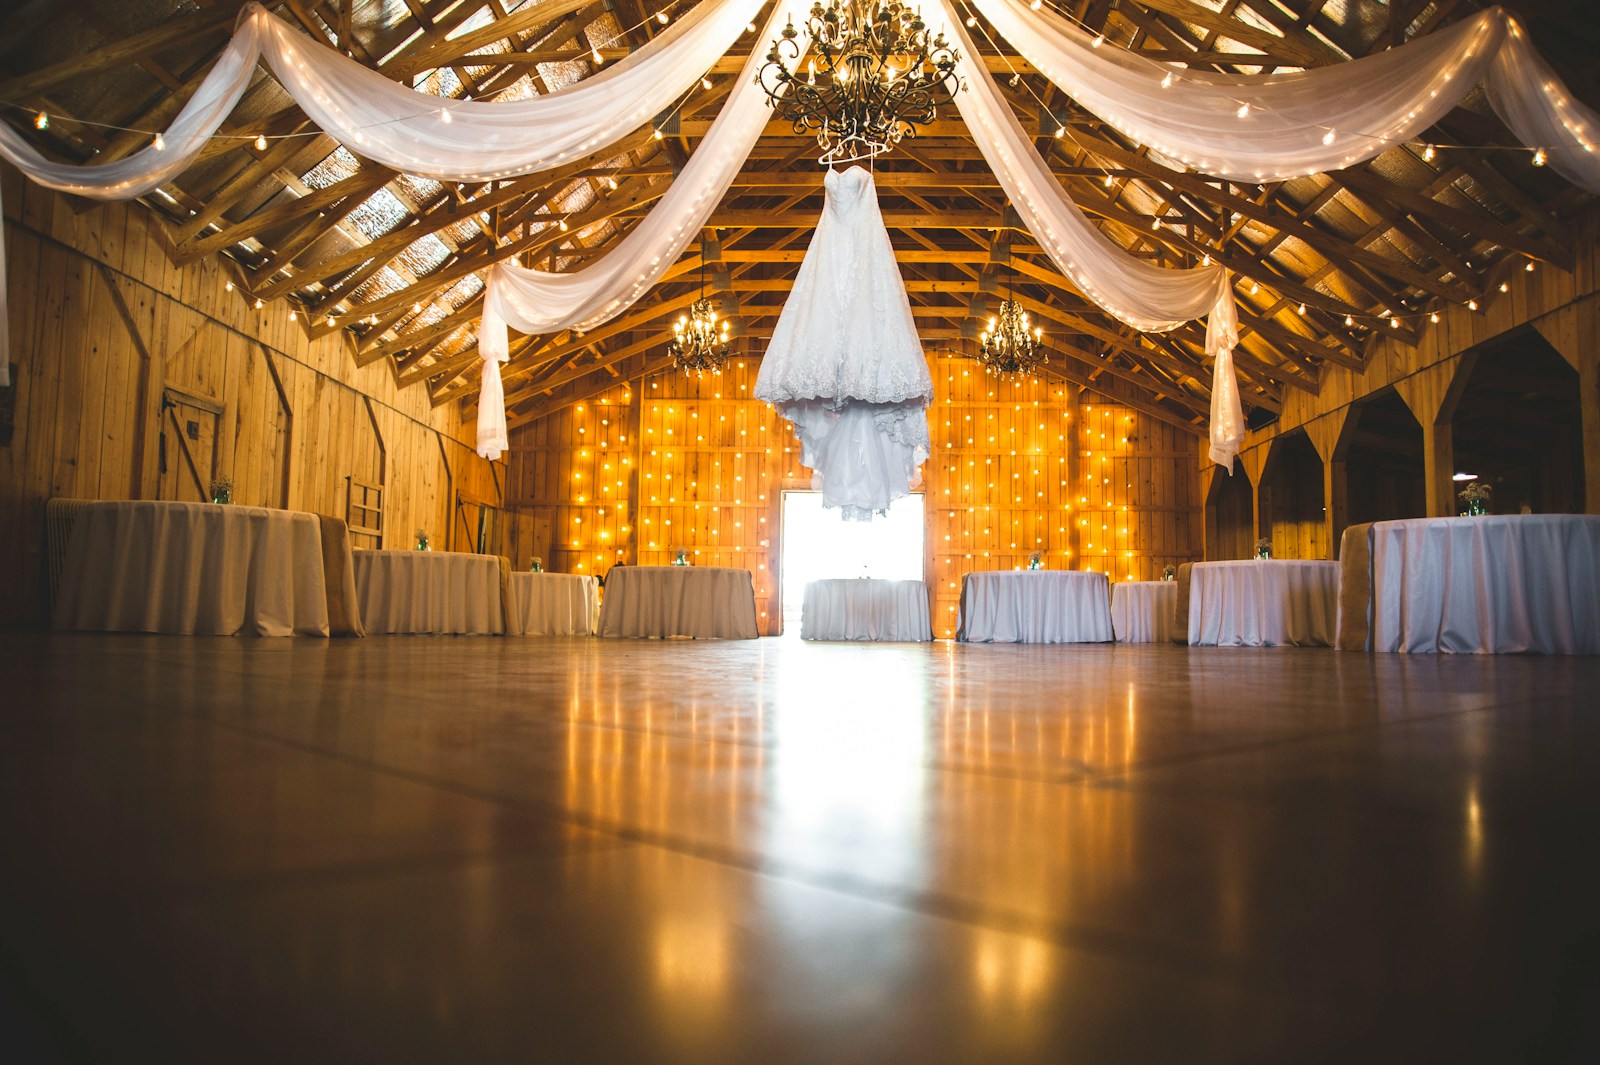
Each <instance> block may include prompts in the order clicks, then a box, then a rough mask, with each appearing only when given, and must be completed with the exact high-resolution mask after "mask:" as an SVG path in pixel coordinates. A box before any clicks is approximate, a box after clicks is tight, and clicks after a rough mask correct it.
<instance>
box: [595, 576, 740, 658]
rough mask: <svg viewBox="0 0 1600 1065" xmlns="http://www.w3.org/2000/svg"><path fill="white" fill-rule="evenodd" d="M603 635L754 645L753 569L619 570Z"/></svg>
mask: <svg viewBox="0 0 1600 1065" xmlns="http://www.w3.org/2000/svg"><path fill="white" fill-rule="evenodd" d="M600 635H601V636H608V637H634V638H639V637H656V638H664V637H668V636H689V637H693V638H694V639H697V640H754V639H756V638H757V637H758V636H760V635H761V633H760V631H759V630H758V628H757V626H756V593H755V582H754V580H753V579H752V578H751V576H750V571H749V570H747V569H733V568H730V567H723V566H614V567H612V569H611V572H610V573H608V574H606V594H605V598H604V599H602V600H601V603H600Z"/></svg>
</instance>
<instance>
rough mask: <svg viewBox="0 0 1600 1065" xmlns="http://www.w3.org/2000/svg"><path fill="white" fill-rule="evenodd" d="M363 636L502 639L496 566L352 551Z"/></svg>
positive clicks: (456, 554)
mask: <svg viewBox="0 0 1600 1065" xmlns="http://www.w3.org/2000/svg"><path fill="white" fill-rule="evenodd" d="M354 556H355V569H356V590H357V594H358V595H359V596H360V598H361V618H362V620H363V621H364V622H365V623H366V627H367V632H368V633H438V634H451V635H462V636H467V635H471V636H487V635H493V636H498V635H503V634H504V633H505V631H506V624H505V608H504V602H503V599H502V589H501V562H500V559H499V557H497V556H495V555H474V554H469V553H467V552H463V551H356V552H354Z"/></svg>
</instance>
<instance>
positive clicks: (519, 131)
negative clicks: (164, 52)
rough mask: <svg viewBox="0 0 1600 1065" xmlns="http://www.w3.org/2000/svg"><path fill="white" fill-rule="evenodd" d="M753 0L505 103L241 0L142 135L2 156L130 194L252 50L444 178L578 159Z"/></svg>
mask: <svg viewBox="0 0 1600 1065" xmlns="http://www.w3.org/2000/svg"><path fill="white" fill-rule="evenodd" d="M761 4H762V0H705V2H703V3H700V4H698V5H696V6H695V7H694V8H693V9H692V10H691V11H690V12H688V13H687V14H686V15H685V16H684V17H683V18H681V19H679V20H678V21H677V22H676V23H675V24H674V25H672V26H669V27H668V29H667V30H666V31H665V32H663V33H662V34H661V35H660V36H659V37H657V38H656V39H655V40H653V41H651V42H650V43H649V44H648V45H646V46H644V47H643V48H641V49H639V51H637V52H635V53H634V54H632V55H630V56H628V57H627V58H625V59H623V60H621V61H620V62H618V63H617V64H616V65H615V66H613V67H610V68H607V69H606V70H604V71H602V72H600V73H599V74H597V75H595V76H594V77H592V78H586V79H585V80H583V81H580V82H578V83H577V84H575V85H572V86H570V87H569V88H567V89H564V90H562V91H560V92H555V93H551V94H549V95H547V96H539V97H534V98H532V99H528V100H517V101H509V102H504V103H496V102H488V101H467V100H450V99H441V98H440V97H437V96H433V95H431V94H429V93H424V92H418V91H416V90H413V89H410V88H407V87H405V86H404V85H399V84H396V83H395V82H393V81H390V80H389V79H388V78H386V77H384V76H383V75H382V74H380V73H378V72H375V71H372V70H369V69H367V68H366V67H364V66H362V65H361V64H359V63H357V62H355V61H353V60H351V59H349V58H347V57H345V56H342V55H340V54H339V53H338V52H335V51H334V50H333V49H331V48H328V47H326V46H325V44H323V43H320V42H313V41H311V40H310V39H308V38H307V37H306V36H305V35H304V34H301V33H300V32H299V31H298V30H296V29H294V28H293V27H291V26H289V25H288V24H287V23H285V22H283V21H282V20H281V19H279V18H277V17H276V16H274V15H272V14H270V13H269V12H267V11H266V9H265V8H263V7H261V6H260V5H259V4H250V5H247V6H246V7H245V8H244V9H243V10H242V11H241V12H240V16H239V22H238V25H237V27H236V28H235V30H234V35H233V39H232V40H231V41H230V42H229V44H228V46H227V47H226V48H225V49H224V50H223V52H222V55H221V56H220V57H219V58H218V60H217V63H216V65H215V66H213V67H212V69H211V72H210V73H209V74H207V75H206V77H205V79H204V80H203V81H202V82H201V84H200V87H199V88H198V89H196V90H195V94H194V95H193V96H192V97H191V98H190V100H189V102H188V103H187V104H186V105H185V106H184V108H183V110H182V111H180V112H179V114H178V117H177V118H176V119H174V120H173V122H172V124H171V125H170V126H169V127H168V128H167V129H166V130H165V131H163V133H162V134H161V136H160V137H159V138H158V139H156V140H155V142H154V143H152V144H151V145H149V146H148V147H145V148H143V149H141V150H140V151H138V152H135V153H133V154H132V155H129V156H128V157H127V158H124V159H119V160H117V161H115V162H112V163H106V164H102V165H95V164H88V165H78V164H72V163H57V162H53V161H51V160H50V159H48V158H46V157H45V156H44V155H43V154H41V153H40V152H39V151H38V149H36V148H34V147H33V146H32V145H31V144H29V143H28V142H27V141H26V140H25V139H23V137H22V136H21V135H20V134H18V133H17V132H16V131H14V130H12V129H11V128H10V127H8V126H5V125H3V124H0V158H3V159H5V160H7V161H8V162H10V163H12V164H13V165H15V166H16V167H17V168H18V169H19V170H21V171H22V172H23V173H24V174H26V175H27V176H28V177H29V178H31V179H33V180H34V181H36V182H38V183H39V184H41V185H44V186H46V187H48V188H52V189H55V190H57V191H60V192H69V193H72V194H74V195H77V196H84V197H88V198H91V199H99V200H125V199H133V198H135V197H138V196H142V195H144V194H145V193H147V192H150V191H151V190H152V189H155V188H157V187H158V186H160V185H161V184H162V183H164V182H166V181H169V180H171V179H172V178H173V177H175V176H177V175H178V174H179V173H181V172H182V171H183V170H184V169H185V168H186V167H188V165H189V164H190V163H191V162H192V161H193V159H194V157H195V156H196V155H197V154H198V153H199V151H200V149H201V148H202V147H204V145H205V143H206V141H207V140H209V139H210V138H211V136H212V135H213V134H215V133H216V131H217V129H218V128H219V127H220V126H221V125H222V123H223V121H224V120H225V119H226V118H227V117H228V114H229V112H231V111H232V110H233V108H234V105H235V104H237V103H238V102H239V98H240V96H242V95H243V93H244V90H245V89H246V88H247V87H248V86H249V84H250V79H251V77H252V76H253V75H254V73H255V68H256V62H257V60H258V59H260V60H264V61H265V62H266V64H267V66H268V67H269V68H270V69H271V70H272V72H273V74H274V75H275V76H276V77H277V79H278V81H279V82H280V83H281V84H282V85H283V86H284V88H285V89H287V90H288V92H289V94H290V95H291V96H292V97H293V98H294V101H295V103H296V104H298V105H299V106H300V108H301V109H302V110H303V111H305V113H306V114H307V115H309V116H310V117H311V118H312V119H313V121H315V122H316V123H317V124H318V125H319V126H321V127H322V129H323V130H324V132H326V133H328V134H329V135H330V136H332V137H333V138H334V139H336V140H338V141H339V143H341V144H343V145H344V146H345V147H346V148H348V149H349V150H350V151H352V152H355V153H356V154H358V155H362V156H365V157H366V158H369V159H373V160H375V161H377V162H379V163H382V164H384V165H385V166H389V167H392V168H394V169H396V170H402V171H404V172H406V173H410V174H420V175H425V176H428V177H433V178H437V179H439V180H444V181H486V180H490V179H492V178H502V177H511V176H514V175H518V174H530V173H536V172H538V171H542V170H549V169H552V168H554V167H558V166H561V165H563V164H565V163H568V162H571V161H572V160H574V159H577V158H581V157H582V156H584V155H586V154H588V153H590V152H592V151H594V150H595V149H597V148H600V147H603V146H604V145H605V144H607V143H609V142H611V141H614V140H616V139H618V138H619V137H622V136H624V135H625V134H627V133H629V132H630V131H632V130H634V129H637V128H639V127H640V126H641V125H643V124H645V123H646V122H648V121H649V120H650V119H651V118H652V117H653V116H654V115H657V114H659V113H660V112H662V111H664V110H666V109H667V108H668V107H670V106H671V104H672V102H673V101H674V100H675V99H676V98H677V97H678V96H679V95H681V94H682V93H683V92H684V91H685V90H687V89H688V88H689V87H690V86H691V85H693V84H694V82H695V81H696V80H698V79H699V78H701V77H702V76H704V74H705V72H706V71H707V70H708V69H710V67H711V66H712V64H714V63H715V62H716V60H717V59H718V58H719V57H720V56H722V55H723V53H725V52H726V51H727V50H728V48H729V46H730V45H732V44H733V42H734V41H735V40H737V39H738V36H739V34H741V33H743V32H745V26H746V25H748V24H749V22H750V20H751V19H752V18H754V17H755V15H756V12H757V11H759V10H760V8H761ZM780 6H782V5H780ZM785 10H787V8H785ZM759 51H760V50H759V49H757V52H758V53H759ZM751 76H752V77H753V76H754V75H753V73H752V74H751ZM743 158H744V156H743V154H742V153H741V154H740V156H739V161H741V162H742V161H743ZM736 168H737V164H736ZM3 306H4V305H3V303H0V309H3ZM6 333H7V331H6V330H4V329H0V384H3V383H8V382H9V362H8V360H7V357H6V348H5V338H6Z"/></svg>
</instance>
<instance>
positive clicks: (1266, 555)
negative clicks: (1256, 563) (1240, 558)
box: [1256, 536, 1272, 560]
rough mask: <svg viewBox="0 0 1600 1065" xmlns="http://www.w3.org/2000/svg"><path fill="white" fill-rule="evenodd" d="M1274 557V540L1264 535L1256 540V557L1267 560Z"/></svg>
mask: <svg viewBox="0 0 1600 1065" xmlns="http://www.w3.org/2000/svg"><path fill="white" fill-rule="evenodd" d="M1271 557H1272V541H1271V540H1269V539H1267V538H1266V537H1265V536H1263V537H1262V538H1261V539H1259V540H1257V541H1256V558H1258V559H1262V560H1266V559H1270V558H1271Z"/></svg>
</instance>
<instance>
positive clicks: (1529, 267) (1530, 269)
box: [1523, 261, 1533, 274]
mask: <svg viewBox="0 0 1600 1065" xmlns="http://www.w3.org/2000/svg"><path fill="white" fill-rule="evenodd" d="M1523 269H1524V270H1526V271H1527V272H1528V273H1530V274H1531V273H1533V263H1532V262H1531V261H1530V262H1529V263H1528V265H1527V266H1524V267H1523Z"/></svg>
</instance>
